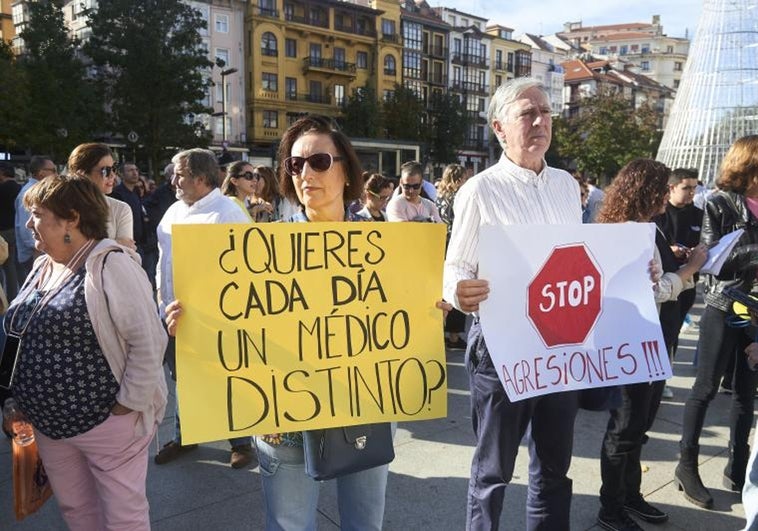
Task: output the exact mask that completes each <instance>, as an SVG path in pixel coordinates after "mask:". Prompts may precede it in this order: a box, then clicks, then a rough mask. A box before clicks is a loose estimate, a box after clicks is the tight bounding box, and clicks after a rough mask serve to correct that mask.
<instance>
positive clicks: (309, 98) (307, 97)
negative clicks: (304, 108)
mask: <svg viewBox="0 0 758 531" xmlns="http://www.w3.org/2000/svg"><path fill="white" fill-rule="evenodd" d="M287 101H301V102H305V103H318V104H320V105H331V104H332V98H331V97H330V96H329V94H297V93H295V92H288V93H287Z"/></svg>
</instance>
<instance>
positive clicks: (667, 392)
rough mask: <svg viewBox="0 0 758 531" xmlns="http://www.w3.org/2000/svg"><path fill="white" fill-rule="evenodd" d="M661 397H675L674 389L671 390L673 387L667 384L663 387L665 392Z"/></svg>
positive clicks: (668, 398)
mask: <svg viewBox="0 0 758 531" xmlns="http://www.w3.org/2000/svg"><path fill="white" fill-rule="evenodd" d="M661 398H665V399H666V400H671V399H672V398H674V391H672V390H671V388H670V387H669V386H668V385H667V386H666V387H664V388H663V393H662V394H661Z"/></svg>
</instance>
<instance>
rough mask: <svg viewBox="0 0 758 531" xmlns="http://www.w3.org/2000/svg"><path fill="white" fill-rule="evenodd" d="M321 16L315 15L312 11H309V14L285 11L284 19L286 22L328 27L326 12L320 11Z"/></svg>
mask: <svg viewBox="0 0 758 531" xmlns="http://www.w3.org/2000/svg"><path fill="white" fill-rule="evenodd" d="M320 15H321V16H315V14H314V13H311V15H310V16H304V15H302V16H301V15H295V14H294V13H285V14H284V19H285V20H286V21H287V22H296V23H298V24H305V25H306V26H314V27H316V28H328V27H329V18H328V17H327V15H326V13H321V14H320Z"/></svg>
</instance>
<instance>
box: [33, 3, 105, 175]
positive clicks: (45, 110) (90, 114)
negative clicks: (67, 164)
mask: <svg viewBox="0 0 758 531" xmlns="http://www.w3.org/2000/svg"><path fill="white" fill-rule="evenodd" d="M61 4H62V2H61V1H59V0H58V1H50V2H29V3H28V8H29V23H28V24H27V26H26V27H25V28H24V30H23V31H22V32H21V35H20V36H21V38H22V39H23V41H24V52H23V54H22V55H21V57H20V58H19V60H18V67H19V69H20V70H21V71H22V72H23V76H24V77H25V78H26V79H27V80H28V82H27V83H26V84H25V85H24V88H25V90H26V95H27V101H26V102H25V106H24V107H23V108H22V109H21V110H20V114H21V116H22V119H23V122H24V124H23V127H24V129H25V135H24V137H23V138H24V143H25V144H26V145H27V146H28V147H29V148H31V149H32V151H35V152H37V153H47V154H49V155H50V156H52V157H54V158H55V159H56V160H59V161H60V160H65V159H66V158H67V156H68V153H69V152H70V151H71V150H72V149H73V147H74V146H76V145H77V144H79V143H81V142H84V141H88V140H92V138H93V135H94V133H95V131H97V130H98V129H99V128H100V126H101V125H102V124H101V123H100V120H99V119H98V117H99V116H100V114H101V113H100V111H101V108H102V105H101V103H100V101H99V100H98V99H97V97H96V91H95V89H94V87H93V84H92V81H91V80H90V79H89V78H88V77H87V75H86V68H85V66H84V63H83V62H82V60H81V59H80V58H79V48H78V42H77V41H75V40H72V39H71V38H69V36H68V32H67V30H66V26H65V21H64V17H63V8H62V5H61Z"/></svg>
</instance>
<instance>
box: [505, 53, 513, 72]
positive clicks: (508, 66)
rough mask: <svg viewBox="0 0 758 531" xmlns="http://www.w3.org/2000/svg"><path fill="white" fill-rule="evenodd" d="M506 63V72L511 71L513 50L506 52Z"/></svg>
mask: <svg viewBox="0 0 758 531" xmlns="http://www.w3.org/2000/svg"><path fill="white" fill-rule="evenodd" d="M507 57H508V63H507V64H506V65H505V68H506V70H508V72H513V52H508V56H507Z"/></svg>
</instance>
